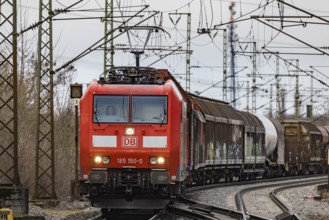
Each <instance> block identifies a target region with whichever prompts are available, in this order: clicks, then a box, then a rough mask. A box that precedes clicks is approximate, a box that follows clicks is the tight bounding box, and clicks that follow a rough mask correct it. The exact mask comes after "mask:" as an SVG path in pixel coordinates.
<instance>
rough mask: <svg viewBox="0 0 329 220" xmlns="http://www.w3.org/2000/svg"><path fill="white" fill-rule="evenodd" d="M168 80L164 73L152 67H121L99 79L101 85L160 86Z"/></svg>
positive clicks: (107, 72)
mask: <svg viewBox="0 0 329 220" xmlns="http://www.w3.org/2000/svg"><path fill="white" fill-rule="evenodd" d="M167 79H168V75H167V74H163V71H161V70H158V69H155V68H151V67H136V66H121V67H113V68H111V69H109V70H106V71H105V72H104V73H102V74H101V75H100V77H99V81H98V82H99V83H101V84H151V85H152V84H158V85H163V84H164V83H165V82H166V81H167Z"/></svg>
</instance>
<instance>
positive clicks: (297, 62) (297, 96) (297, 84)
mask: <svg viewBox="0 0 329 220" xmlns="http://www.w3.org/2000/svg"><path fill="white" fill-rule="evenodd" d="M298 117H299V60H298V59H297V60H296V93H295V119H298Z"/></svg>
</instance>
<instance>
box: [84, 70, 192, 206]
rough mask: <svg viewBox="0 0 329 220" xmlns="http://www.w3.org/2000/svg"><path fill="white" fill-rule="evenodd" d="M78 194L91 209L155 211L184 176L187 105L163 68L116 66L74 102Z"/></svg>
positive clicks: (178, 188)
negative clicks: (77, 134) (85, 196)
mask: <svg viewBox="0 0 329 220" xmlns="http://www.w3.org/2000/svg"><path fill="white" fill-rule="evenodd" d="M80 111H81V114H80V120H81V123H80V127H81V128H80V137H81V139H80V142H81V144H80V146H81V147H80V165H81V172H82V176H83V180H82V181H81V184H80V189H81V190H82V191H85V192H88V193H89V196H90V200H91V202H92V203H93V205H94V206H97V207H104V208H106V207H111V208H139V207H140V208H145V206H147V207H148V208H152V209H156V208H161V207H163V206H164V205H165V204H166V203H168V201H169V199H170V196H171V195H173V194H177V193H179V190H180V188H181V187H182V186H181V185H182V182H183V181H184V180H185V178H186V176H187V175H188V174H187V169H186V167H187V163H188V159H187V155H188V149H187V146H188V143H187V142H188V137H187V134H188V124H187V123H188V122H187V102H186V100H185V98H184V96H183V95H182V93H181V92H180V89H179V88H177V86H176V84H175V83H174V82H173V81H172V80H170V79H168V73H167V72H166V71H165V70H161V71H158V70H155V69H152V68H140V67H139V68H135V67H121V68H116V69H113V70H111V72H109V74H108V79H107V80H105V79H104V78H101V79H100V80H99V81H96V80H94V81H92V83H91V84H90V85H89V87H88V89H87V91H86V92H85V94H84V96H83V97H82V99H81V101H80Z"/></svg>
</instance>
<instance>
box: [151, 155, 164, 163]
mask: <svg viewBox="0 0 329 220" xmlns="http://www.w3.org/2000/svg"><path fill="white" fill-rule="evenodd" d="M164 163H165V159H164V158H163V157H150V164H164Z"/></svg>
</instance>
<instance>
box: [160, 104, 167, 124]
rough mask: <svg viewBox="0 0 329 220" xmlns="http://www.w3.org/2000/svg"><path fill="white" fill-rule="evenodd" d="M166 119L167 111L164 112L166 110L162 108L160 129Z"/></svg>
mask: <svg viewBox="0 0 329 220" xmlns="http://www.w3.org/2000/svg"><path fill="white" fill-rule="evenodd" d="M166 117H167V111H166V108H163V117H162V120H161V124H160V127H161V126H162V125H163V122H164V120H165V118H166Z"/></svg>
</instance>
